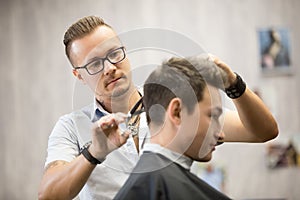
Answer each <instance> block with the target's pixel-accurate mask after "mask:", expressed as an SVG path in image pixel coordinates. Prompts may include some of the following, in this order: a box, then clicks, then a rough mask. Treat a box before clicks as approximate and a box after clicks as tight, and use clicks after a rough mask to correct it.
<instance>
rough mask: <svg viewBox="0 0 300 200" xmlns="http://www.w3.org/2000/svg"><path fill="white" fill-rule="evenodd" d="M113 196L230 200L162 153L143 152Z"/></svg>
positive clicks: (141, 199)
mask: <svg viewBox="0 0 300 200" xmlns="http://www.w3.org/2000/svg"><path fill="white" fill-rule="evenodd" d="M114 199H128V200H135V199H138V200H158V199H161V200H164V199H184V200H186V199H187V200H190V199H201V200H208V199H213V200H221V199H229V198H228V197H227V196H225V195H224V194H222V193H220V192H219V191H217V190H216V189H214V188H213V187H211V186H210V185H208V184H207V183H205V182H204V181H202V180H201V179H199V178H198V177H196V176H195V175H194V174H192V173H191V172H190V171H189V170H187V169H185V168H183V167H181V166H180V165H178V164H176V163H174V162H172V161H171V160H169V159H168V158H166V157H164V156H163V155H161V154H156V153H153V152H144V153H143V154H142V156H141V157H140V160H139V162H138V163H137V165H136V167H135V168H134V170H133V173H131V175H130V176H129V178H128V179H127V181H126V182H125V185H124V186H123V187H122V188H121V189H120V191H119V192H118V194H117V195H116V196H115V198H114Z"/></svg>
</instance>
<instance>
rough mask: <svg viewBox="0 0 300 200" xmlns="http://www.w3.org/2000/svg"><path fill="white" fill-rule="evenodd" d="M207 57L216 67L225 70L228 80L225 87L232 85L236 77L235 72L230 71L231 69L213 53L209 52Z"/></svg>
mask: <svg viewBox="0 0 300 200" xmlns="http://www.w3.org/2000/svg"><path fill="white" fill-rule="evenodd" d="M209 57H210V59H212V60H213V62H214V63H215V64H216V65H217V66H218V67H220V68H221V69H223V70H224V71H225V72H226V74H227V79H228V81H227V82H226V83H225V88H229V87H230V86H231V85H234V84H235V83H236V80H237V79H236V74H235V73H234V72H233V71H232V69H231V68H230V67H229V66H228V65H227V64H226V63H225V62H223V61H222V60H220V59H219V58H218V57H216V56H215V55H212V54H209Z"/></svg>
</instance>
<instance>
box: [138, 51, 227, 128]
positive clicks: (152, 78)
mask: <svg viewBox="0 0 300 200" xmlns="http://www.w3.org/2000/svg"><path fill="white" fill-rule="evenodd" d="M226 81H227V78H226V73H225V72H224V71H223V70H222V69H220V68H219V67H217V66H216V65H215V63H214V62H213V61H212V60H211V59H210V58H209V56H208V55H207V54H203V55H200V56H194V57H188V58H176V57H173V58H171V59H170V60H168V61H166V62H164V63H163V64H162V65H160V66H158V67H157V68H156V69H155V70H154V71H153V72H152V73H151V74H150V75H149V77H148V78H147V80H146V82H145V85H144V97H143V103H144V106H145V111H146V116H147V122H148V124H150V123H151V122H153V123H155V124H157V125H160V124H162V123H163V121H164V115H165V110H167V108H168V105H169V103H170V101H171V100H172V99H173V98H176V97H178V98H180V99H181V100H182V102H183V105H184V106H185V107H186V108H187V110H188V112H189V113H191V112H192V111H193V110H194V108H195V105H196V103H198V102H200V101H201V100H202V99H203V92H204V89H205V88H206V87H207V84H209V85H212V86H214V87H216V88H219V89H224V83H225V82H226Z"/></svg>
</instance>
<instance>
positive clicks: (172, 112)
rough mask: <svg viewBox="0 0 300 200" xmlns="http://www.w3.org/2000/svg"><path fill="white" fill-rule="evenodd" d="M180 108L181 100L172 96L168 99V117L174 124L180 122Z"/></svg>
mask: <svg viewBox="0 0 300 200" xmlns="http://www.w3.org/2000/svg"><path fill="white" fill-rule="evenodd" d="M181 110H182V101H181V99H179V98H174V99H172V100H171V101H170V103H169V106H168V111H167V113H168V117H169V119H170V120H171V121H172V122H173V123H174V124H176V125H180V123H181Z"/></svg>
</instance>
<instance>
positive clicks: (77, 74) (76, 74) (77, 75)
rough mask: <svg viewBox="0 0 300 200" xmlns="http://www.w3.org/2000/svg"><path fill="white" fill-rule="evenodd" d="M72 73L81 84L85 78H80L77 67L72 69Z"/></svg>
mask: <svg viewBox="0 0 300 200" xmlns="http://www.w3.org/2000/svg"><path fill="white" fill-rule="evenodd" d="M73 75H74V76H75V77H76V78H77V79H78V80H80V81H81V82H82V83H83V84H85V80H84V79H83V78H82V76H81V74H80V73H79V71H78V70H77V69H73Z"/></svg>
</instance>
